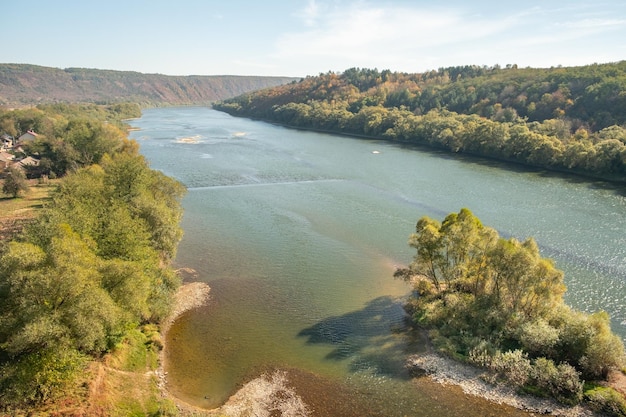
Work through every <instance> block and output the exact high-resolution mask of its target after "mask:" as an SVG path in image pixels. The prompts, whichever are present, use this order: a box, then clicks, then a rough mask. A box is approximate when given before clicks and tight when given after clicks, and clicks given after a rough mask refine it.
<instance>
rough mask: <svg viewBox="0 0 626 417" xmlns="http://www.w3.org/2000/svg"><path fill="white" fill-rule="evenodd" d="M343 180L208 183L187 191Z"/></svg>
mask: <svg viewBox="0 0 626 417" xmlns="http://www.w3.org/2000/svg"><path fill="white" fill-rule="evenodd" d="M341 181H345V180H341V179H327V180H302V181H279V182H254V183H243V184H228V185H208V186H205V187H189V188H187V190H188V191H203V190H216V189H221V188H239V187H264V186H270V185H293V184H313V183H323V182H341Z"/></svg>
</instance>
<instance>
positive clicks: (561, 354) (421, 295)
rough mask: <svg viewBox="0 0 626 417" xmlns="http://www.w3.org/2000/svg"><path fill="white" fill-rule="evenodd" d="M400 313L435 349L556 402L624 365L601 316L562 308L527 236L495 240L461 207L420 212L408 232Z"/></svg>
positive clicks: (549, 272)
mask: <svg viewBox="0 0 626 417" xmlns="http://www.w3.org/2000/svg"><path fill="white" fill-rule="evenodd" d="M409 245H410V246H411V247H413V248H415V249H416V255H415V257H414V259H413V262H411V264H410V265H409V266H408V267H407V268H404V269H399V270H397V271H396V273H395V274H394V275H395V276H396V277H397V278H402V279H404V280H406V281H407V282H411V283H412V284H413V285H414V288H415V290H416V291H415V296H413V297H412V298H411V299H410V300H409V303H408V306H407V311H409V312H410V313H411V314H412V317H413V320H414V321H415V322H416V323H417V324H419V325H421V326H425V327H427V328H429V329H433V330H431V332H430V334H431V338H432V340H433V344H434V345H435V346H436V347H438V348H439V349H440V350H441V351H443V352H445V353H447V354H449V355H451V356H455V357H457V356H460V357H463V358H467V359H468V360H469V361H471V362H473V363H475V364H477V365H480V366H484V367H486V368H487V369H489V370H490V372H491V375H492V378H493V379H494V380H500V379H507V380H508V381H510V382H511V383H513V384H514V385H516V386H523V387H534V390H535V391H536V392H540V393H541V392H542V393H547V394H548V395H550V396H553V397H555V398H557V399H558V400H559V401H562V402H564V403H576V402H579V401H580V399H581V398H582V388H581V382H580V377H581V376H582V377H583V378H584V379H587V380H589V379H596V380H597V379H604V378H606V377H607V375H608V373H609V371H610V370H612V369H621V368H622V367H623V366H624V364H625V363H626V362H625V354H624V346H623V343H622V341H621V339H620V338H619V337H618V336H616V335H615V334H613V333H612V332H611V329H610V322H609V317H608V315H607V314H606V313H605V312H598V313H595V314H591V315H588V314H584V313H581V312H577V311H575V310H572V309H571V308H570V307H568V306H567V305H565V304H564V302H563V299H562V295H563V293H564V291H565V286H564V284H563V273H562V272H561V271H559V270H557V269H556V268H555V267H554V265H553V263H552V262H551V261H550V260H548V259H544V258H541V256H540V255H539V249H538V247H537V244H536V243H535V242H534V240H532V239H527V240H526V241H524V242H520V241H518V240H516V239H513V238H511V239H503V238H500V237H499V236H498V234H497V232H496V231H495V230H493V229H491V228H489V227H486V226H483V225H482V223H481V222H480V220H478V219H477V218H476V217H475V216H474V215H473V214H472V213H471V212H470V211H469V210H467V209H462V210H461V211H460V212H459V213H452V214H450V215H448V216H447V217H446V218H445V219H444V221H443V222H441V223H440V222H438V221H436V220H433V219H431V218H428V217H423V218H421V219H420V220H419V221H418V222H417V225H416V232H415V233H414V234H412V235H411V236H410V238H409Z"/></svg>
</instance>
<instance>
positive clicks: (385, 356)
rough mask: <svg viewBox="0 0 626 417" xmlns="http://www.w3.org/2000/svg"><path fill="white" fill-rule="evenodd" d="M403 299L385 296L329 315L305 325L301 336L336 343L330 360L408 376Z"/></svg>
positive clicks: (352, 367) (354, 369) (311, 341)
mask: <svg viewBox="0 0 626 417" xmlns="http://www.w3.org/2000/svg"><path fill="white" fill-rule="evenodd" d="M402 305H403V301H402V300H400V299H394V298H392V297H388V296H384V297H379V298H376V299H374V300H372V301H370V302H368V303H367V304H366V305H365V307H364V308H363V309H361V310H357V311H353V312H350V313H346V314H343V315H340V316H334V317H328V318H326V319H323V320H321V321H319V322H318V323H316V324H314V325H313V326H311V327H308V328H306V329H303V330H302V331H301V332H300V333H299V334H298V336H301V337H307V338H308V341H307V343H309V344H325V345H331V346H334V348H333V349H332V350H331V352H329V353H328V354H327V355H326V359H327V360H334V361H343V360H347V361H349V367H350V370H351V371H352V372H359V371H370V372H372V371H373V372H375V373H376V374H378V375H385V376H388V377H394V378H402V379H408V378H409V375H408V373H407V371H406V368H405V356H406V349H407V345H408V343H409V337H408V336H407V334H406V329H407V327H406V314H405V312H404V310H403V308H402Z"/></svg>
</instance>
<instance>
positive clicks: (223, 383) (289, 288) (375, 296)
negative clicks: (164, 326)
mask: <svg viewBox="0 0 626 417" xmlns="http://www.w3.org/2000/svg"><path fill="white" fill-rule="evenodd" d="M132 124H133V126H134V127H137V128H140V130H138V131H134V132H132V134H131V137H132V138H134V139H137V140H138V141H139V143H140V146H141V152H142V154H144V155H145V156H146V158H147V159H148V160H149V162H150V164H151V166H152V168H155V169H159V170H162V171H163V172H164V173H166V174H167V175H170V176H172V177H174V178H176V179H178V180H179V181H181V182H182V183H184V184H185V185H186V186H187V187H188V189H189V192H188V194H187V196H186V197H185V199H184V201H183V204H184V208H185V215H184V219H183V224H182V226H183V228H184V231H185V236H184V238H183V241H182V242H181V244H180V246H179V251H178V257H177V259H176V265H177V266H179V267H188V268H193V269H194V270H195V271H197V278H195V279H197V280H200V281H204V282H207V283H208V284H209V285H210V287H211V300H210V302H209V303H208V305H207V306H206V307H203V308H200V309H197V310H194V311H191V312H188V313H186V314H185V315H183V316H182V317H181V319H180V320H178V321H177V322H176V323H174V325H173V326H172V328H171V330H170V332H169V334H168V342H167V343H168V350H169V352H170V355H169V361H168V366H167V369H166V371H167V372H168V384H169V388H170V390H171V391H172V392H173V393H175V394H176V395H177V396H178V397H179V398H181V399H183V400H184V401H187V402H189V403H191V404H194V405H197V406H200V407H204V408H214V407H217V406H220V405H221V404H223V403H224V402H225V401H226V400H227V399H228V397H229V396H230V395H232V394H233V393H234V392H235V391H236V389H237V388H239V387H241V385H242V384H243V383H245V382H246V381H247V380H249V379H252V378H254V377H257V376H259V375H260V374H262V373H264V372H270V371H272V370H274V369H285V370H288V372H289V376H290V380H292V381H293V384H294V386H295V387H296V389H299V390H300V391H306V393H307V394H306V395H304V398H305V401H306V399H307V396H308V398H309V399H310V401H312V402H315V401H317V402H318V403H320V404H321V403H324V404H330V405H329V407H333V408H332V409H333V410H334V412H333V413H332V415H335V416H351V415H355V416H357V415H359V416H368V415H369V416H441V415H450V416H453V415H458V416H485V415H494V416H496V415H510V416H514V415H525V414H524V413H522V412H521V411H518V410H514V409H511V408H509V407H502V406H496V405H493V404H490V403H488V402H486V401H484V400H481V399H477V398H473V397H468V396H466V395H464V394H462V392H461V391H460V390H459V389H458V388H454V387H443V386H440V385H437V384H434V383H432V382H429V381H428V380H426V379H420V380H412V379H410V378H409V377H408V375H407V374H406V371H405V370H404V367H403V365H404V356H405V355H406V353H407V352H410V351H413V350H420V349H422V348H423V342H420V340H419V339H416V338H414V337H413V336H412V335H407V333H406V332H404V331H403V329H404V314H403V310H402V303H403V301H404V299H405V298H406V296H407V294H408V292H409V288H408V287H407V285H406V284H404V283H403V282H399V281H395V280H394V279H393V277H392V274H393V271H394V269H395V267H396V266H401V265H405V264H407V263H408V262H410V260H411V258H412V256H413V252H412V250H411V249H410V248H409V247H408V246H407V239H408V236H409V234H410V233H412V232H413V230H414V226H415V223H416V221H417V220H418V219H419V218H420V217H422V216H424V215H428V216H431V217H434V218H437V219H439V220H441V219H442V218H443V217H444V216H445V215H447V214H448V213H450V212H458V211H459V209H460V208H462V207H467V208H469V209H470V210H472V211H473V213H474V214H475V215H476V216H478V217H479V218H480V219H481V220H482V221H483V223H484V224H486V225H489V226H491V227H494V228H496V229H497V230H498V231H499V232H500V234H501V235H504V236H515V237H517V238H519V239H524V238H526V237H528V236H533V237H534V238H535V239H536V240H537V242H538V243H539V246H540V248H541V251H542V254H543V256H546V257H551V258H553V259H554V260H555V262H556V265H557V267H558V268H559V269H562V270H564V271H565V274H566V275H565V276H566V278H565V279H566V284H567V286H568V292H567V294H566V300H567V301H568V303H570V304H571V305H573V306H574V307H576V308H578V309H581V310H585V311H589V312H591V311H596V310H598V309H603V310H606V311H608V312H609V313H610V314H611V317H612V320H613V322H612V324H613V328H614V330H615V331H616V332H618V333H619V334H620V335H621V336H622V337H625V336H626V307H625V303H624V300H625V299H626V297H625V295H626V244H625V243H626V233H624V232H625V231H626V198H625V192H624V188H619V187H616V186H611V185H608V184H606V183H601V182H593V181H588V180H583V179H579V178H574V177H564V176H559V175H554V174H549V173H545V172H541V171H532V170H526V169H522V168H519V167H518V168H511V167H506V166H503V165H500V164H497V163H494V162H489V161H485V160H480V159H475V158H465V157H461V156H455V155H450V154H445V153H439V152H434V151H432V150H427V149H423V148H408V147H402V146H400V145H398V144H393V143H389V142H384V141H376V140H363V139H355V138H347V137H341V136H335V135H329V134H320V133H312V132H302V131H296V130H291V129H286V128H282V127H279V126H274V125H271V124H267V123H262V122H258V121H251V120H247V119H241V118H233V117H231V116H228V115H226V114H224V113H221V112H217V111H214V110H211V109H208V108H203V107H189V108H187V107H185V108H163V109H148V110H145V111H144V114H143V116H142V118H140V119H138V120H134V121H133V123H132ZM318 415H320V414H319V413H318Z"/></svg>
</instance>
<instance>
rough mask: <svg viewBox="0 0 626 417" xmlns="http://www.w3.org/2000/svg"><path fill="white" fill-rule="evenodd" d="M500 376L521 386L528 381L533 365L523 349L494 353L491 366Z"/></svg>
mask: <svg viewBox="0 0 626 417" xmlns="http://www.w3.org/2000/svg"><path fill="white" fill-rule="evenodd" d="M489 368H490V369H491V370H492V371H493V372H495V374H496V375H497V376H498V377H499V378H500V379H504V380H507V381H508V382H510V383H511V384H513V385H515V386H517V387H521V386H523V385H525V384H526V382H527V381H528V378H529V375H530V372H531V369H532V365H531V363H530V360H529V359H528V357H527V355H526V354H525V353H524V352H522V351H521V350H519V349H517V350H509V351H506V352H504V353H502V352H500V351H498V352H496V354H495V355H493V357H492V359H491V364H490V367H489Z"/></svg>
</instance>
